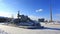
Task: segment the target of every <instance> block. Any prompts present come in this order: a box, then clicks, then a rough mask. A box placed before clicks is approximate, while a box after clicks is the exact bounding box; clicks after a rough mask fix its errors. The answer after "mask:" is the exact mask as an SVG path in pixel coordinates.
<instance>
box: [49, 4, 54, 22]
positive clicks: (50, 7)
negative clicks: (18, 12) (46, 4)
mask: <svg viewBox="0 0 60 34" xmlns="http://www.w3.org/2000/svg"><path fill="white" fill-rule="evenodd" d="M52 21H53V20H52V5H51V3H50V22H52Z"/></svg>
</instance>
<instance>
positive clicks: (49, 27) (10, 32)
mask: <svg viewBox="0 0 60 34" xmlns="http://www.w3.org/2000/svg"><path fill="white" fill-rule="evenodd" d="M41 24H42V26H44V27H45V28H44V29H23V28H18V27H12V26H7V25H1V24H0V33H1V34H60V25H59V24H58V25H57V24H45V23H41Z"/></svg>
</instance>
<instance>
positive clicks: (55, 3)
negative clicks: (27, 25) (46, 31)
mask: <svg viewBox="0 0 60 34" xmlns="http://www.w3.org/2000/svg"><path fill="white" fill-rule="evenodd" d="M50 4H51V6H52V11H53V20H59V19H60V0H0V16H5V17H11V15H14V17H16V16H17V12H18V11H20V14H24V15H27V16H29V17H30V18H34V19H37V18H45V19H48V20H49V19H50Z"/></svg>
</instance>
